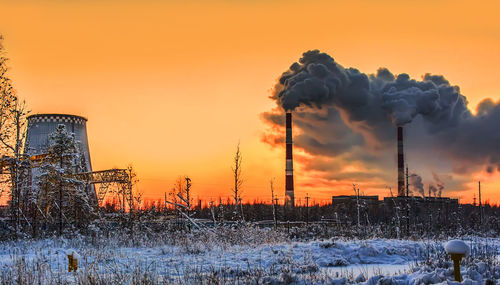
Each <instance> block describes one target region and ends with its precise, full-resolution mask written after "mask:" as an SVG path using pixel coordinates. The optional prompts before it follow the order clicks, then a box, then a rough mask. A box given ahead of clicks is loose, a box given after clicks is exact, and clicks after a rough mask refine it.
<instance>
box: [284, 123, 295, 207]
mask: <svg viewBox="0 0 500 285" xmlns="http://www.w3.org/2000/svg"><path fill="white" fill-rule="evenodd" d="M285 142H286V170H285V171H286V182H285V205H288V206H291V207H294V206H295V198H294V193H293V155H292V151H293V140H292V113H286V141H285Z"/></svg>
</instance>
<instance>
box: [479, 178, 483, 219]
mask: <svg viewBox="0 0 500 285" xmlns="http://www.w3.org/2000/svg"><path fill="white" fill-rule="evenodd" d="M482 224H483V204H482V202H481V181H479V225H482Z"/></svg>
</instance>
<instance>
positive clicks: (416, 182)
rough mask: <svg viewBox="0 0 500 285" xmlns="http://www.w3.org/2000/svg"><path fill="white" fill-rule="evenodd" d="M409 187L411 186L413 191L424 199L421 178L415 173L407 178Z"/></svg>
mask: <svg viewBox="0 0 500 285" xmlns="http://www.w3.org/2000/svg"><path fill="white" fill-rule="evenodd" d="M409 180H410V185H411V186H413V189H414V190H417V192H418V193H420V195H422V197H425V190H424V183H423V182H422V177H420V175H418V174H416V173H412V174H411V175H410V177H409Z"/></svg>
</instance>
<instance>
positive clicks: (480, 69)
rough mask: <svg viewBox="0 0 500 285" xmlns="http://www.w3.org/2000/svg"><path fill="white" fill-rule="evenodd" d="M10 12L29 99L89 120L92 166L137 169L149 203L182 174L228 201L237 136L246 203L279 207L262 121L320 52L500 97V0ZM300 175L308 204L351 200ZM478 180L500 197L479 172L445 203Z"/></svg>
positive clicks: (26, 4) (198, 189)
mask: <svg viewBox="0 0 500 285" xmlns="http://www.w3.org/2000/svg"><path fill="white" fill-rule="evenodd" d="M0 11H1V13H0V34H2V35H3V37H4V41H3V46H4V48H5V50H6V56H7V57H9V58H10V61H9V66H10V68H11V69H10V77H11V78H12V79H13V83H14V87H15V88H16V90H17V91H18V95H19V96H20V97H22V98H24V99H25V100H26V101H27V103H28V105H29V107H30V109H31V110H32V113H59V112H60V113H70V114H77V115H82V116H85V117H87V118H88V119H89V120H88V124H87V130H88V134H89V144H90V151H91V155H92V164H93V169H94V170H98V169H107V168H112V167H126V166H127V165H129V164H132V165H133V167H134V168H135V169H136V172H137V174H138V176H139V180H140V181H139V183H138V184H137V187H138V190H139V191H141V192H143V193H144V197H145V198H146V199H158V198H162V197H163V194H164V192H168V191H169V190H170V189H171V188H172V185H173V183H174V181H175V180H176V178H177V177H178V176H179V175H182V176H185V175H189V176H190V177H191V179H192V184H193V191H194V195H195V197H200V198H202V199H218V197H223V198H224V199H225V198H226V197H227V196H229V195H230V189H231V179H232V178H231V162H232V156H233V155H234V152H235V148H236V145H237V143H238V141H240V142H241V150H242V153H243V176H244V184H243V198H244V200H247V201H253V200H254V199H258V200H262V201H269V200H270V191H269V179H271V178H272V177H275V186H276V187H275V188H276V191H277V192H278V195H279V196H280V197H283V195H284V174H285V171H284V167H285V162H284V150H283V147H274V148H273V147H271V146H269V145H268V144H265V143H264V142H262V134H263V132H264V130H265V129H266V125H265V123H264V122H263V120H262V118H261V114H262V113H263V112H267V111H270V110H271V109H273V108H275V107H276V104H275V102H273V101H272V100H271V99H269V96H270V94H271V89H272V87H273V85H274V84H275V82H276V79H277V78H278V77H279V76H280V74H281V73H282V72H283V71H285V70H286V69H287V68H288V67H289V66H290V64H292V63H293V62H294V61H296V60H298V59H299V58H300V56H301V54H302V53H303V52H304V51H307V50H309V49H320V50H321V51H324V52H327V53H329V54H331V55H332V56H333V57H334V58H335V59H336V61H338V62H339V63H340V64H343V65H345V66H353V67H356V68H358V69H360V70H361V71H363V72H366V73H373V72H375V71H376V70H377V69H378V68H379V67H381V66H384V67H387V68H389V69H390V70H391V71H392V72H394V73H402V72H406V73H408V74H410V76H412V77H414V78H421V76H422V75H423V74H425V73H427V72H432V73H435V74H443V75H445V76H446V78H447V79H448V80H449V81H450V82H451V83H452V84H455V85H459V86H460V88H461V93H462V94H464V95H466V96H467V98H468V100H469V108H471V109H472V110H473V112H475V107H476V105H477V104H478V102H479V101H480V100H482V99H484V98H492V99H493V100H494V101H497V100H498V99H499V98H500V83H499V80H498V78H499V76H498V75H499V72H498V66H500V21H499V18H498V11H500V2H498V1H496V0H492V1H441V0H434V1H430V0H423V1H395V0H383V1H371V0H353V1H331V0H330V1H263V0H258V1H250V0H238V1H229V0H224V1H222V0H221V1H189V0H188V1H153V0H144V1H113V0H103V1H92V0H89V1H83V0H81V1H77V0H74V1H62V0H53V1H0ZM394 165H395V166H396V161H395V159H394ZM295 170H296V171H295V183H296V187H295V189H296V199H297V200H298V199H301V198H302V199H303V197H305V194H306V193H309V194H310V195H311V196H312V197H313V198H314V199H315V200H316V201H327V200H330V198H329V197H330V196H331V195H334V194H351V193H352V191H351V186H350V185H351V183H353V182H355V181H334V182H333V183H332V184H330V186H325V185H324V184H318V185H316V186H314V185H313V186H311V185H310V183H307V185H309V186H305V184H306V183H305V181H308V182H311V176H310V173H308V172H307V171H304V170H303V169H301V165H300V163H299V162H296V164H295ZM478 179H481V181H482V185H484V186H483V191H484V192H483V197H485V199H490V201H491V202H493V203H498V201H499V200H500V192H499V191H498V190H497V189H498V186H500V176H499V175H498V174H495V175H486V174H485V173H470V184H469V186H470V191H464V190H467V189H447V190H446V191H447V192H446V195H451V196H454V197H460V198H462V199H463V200H462V201H471V200H472V195H473V194H472V193H473V192H472V190H473V189H474V187H475V185H476V183H477V180H478ZM389 186H392V187H393V189H395V188H396V168H394V181H393V184H392V185H389ZM360 188H361V189H362V191H364V192H365V193H366V194H378V195H381V196H386V195H388V190H387V189H384V188H370V187H368V186H366V187H364V185H363V183H361V184H360ZM459 190H460V191H459Z"/></svg>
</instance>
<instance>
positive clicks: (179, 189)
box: [166, 176, 200, 228]
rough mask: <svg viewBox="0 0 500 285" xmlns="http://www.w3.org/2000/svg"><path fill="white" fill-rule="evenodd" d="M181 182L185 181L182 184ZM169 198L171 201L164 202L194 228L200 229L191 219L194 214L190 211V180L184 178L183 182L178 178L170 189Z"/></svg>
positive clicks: (191, 200)
mask: <svg viewBox="0 0 500 285" xmlns="http://www.w3.org/2000/svg"><path fill="white" fill-rule="evenodd" d="M183 181H186V183H185V184H184V182H183ZM170 196H171V197H172V198H173V199H172V200H173V201H166V202H167V203H169V204H171V205H173V206H174V208H175V209H176V210H177V212H178V213H179V214H180V215H181V216H183V217H184V218H186V219H187V220H188V221H189V222H190V223H191V224H193V225H194V226H195V227H197V228H200V226H199V225H198V224H197V223H196V222H195V221H194V220H193V219H192V218H191V216H192V215H193V214H194V213H192V212H191V210H192V204H193V203H192V202H193V199H192V196H191V178H189V177H187V176H186V177H185V178H184V180H183V179H182V178H181V177H179V178H178V179H177V181H176V182H175V184H174V187H173V188H172V192H171V193H170Z"/></svg>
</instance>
